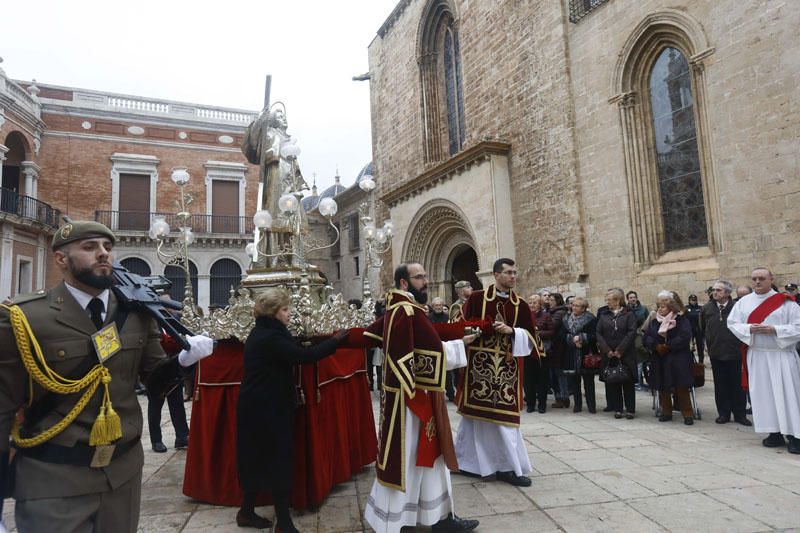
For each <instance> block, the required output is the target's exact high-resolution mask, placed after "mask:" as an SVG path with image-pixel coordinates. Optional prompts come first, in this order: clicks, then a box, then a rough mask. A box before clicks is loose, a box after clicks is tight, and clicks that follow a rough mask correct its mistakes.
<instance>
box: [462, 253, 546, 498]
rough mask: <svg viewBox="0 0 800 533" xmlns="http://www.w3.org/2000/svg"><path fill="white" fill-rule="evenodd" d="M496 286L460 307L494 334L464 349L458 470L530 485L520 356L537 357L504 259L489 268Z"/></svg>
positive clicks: (513, 274)
mask: <svg viewBox="0 0 800 533" xmlns="http://www.w3.org/2000/svg"><path fill="white" fill-rule="evenodd" d="M492 271H493V273H494V279H495V283H494V284H493V285H490V286H489V288H487V289H486V290H485V291H475V292H473V293H472V295H471V296H470V297H469V299H468V300H467V303H466V304H464V310H463V312H464V318H465V319H466V320H486V319H488V320H491V321H492V322H493V327H494V335H483V336H482V337H481V338H480V339H479V340H478V342H476V343H474V344H472V345H470V346H468V348H467V368H466V371H465V372H464V374H463V376H462V378H461V382H460V383H459V391H458V396H457V398H456V402H457V403H458V412H459V413H460V414H461V415H462V416H463V418H462V419H461V424H459V427H458V435H457V437H456V457H457V458H458V464H459V466H460V468H461V471H462V472H464V473H470V474H475V475H479V476H489V475H492V474H496V476H497V479H498V480H500V481H505V482H507V483H510V484H512V485H515V486H519V487H528V486H530V485H531V480H530V478H528V477H526V476H525V474H528V473H529V472H530V471H531V462H530V459H529V457H528V450H527V448H526V446H525V440H524V439H523V438H522V432H521V431H520V428H519V413H520V410H521V409H522V375H523V374H522V357H525V356H527V355H529V354H532V355H534V356H536V357H538V356H539V354H540V353H541V351H542V349H541V341H540V340H539V338H538V336H537V334H536V328H535V326H534V319H533V317H532V315H531V310H530V308H529V307H528V304H527V303H526V302H525V301H524V300H523V299H522V298H520V297H519V296H518V295H517V293H516V292H514V285H515V284H516V281H517V268H516V266H515V264H514V260H513V259H508V258H502V259H498V260H497V261H495V263H494V267H493V269H492Z"/></svg>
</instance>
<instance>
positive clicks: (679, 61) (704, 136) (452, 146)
mask: <svg viewBox="0 0 800 533" xmlns="http://www.w3.org/2000/svg"><path fill="white" fill-rule="evenodd" d="M798 27H800V11H798V10H797V9H795V8H794V6H792V5H790V4H789V3H785V2H768V1H765V0H746V1H740V0H715V1H713V2H689V1H680V0H678V1H676V0H642V1H639V0H636V1H634V0H560V1H556V2H515V1H512V0H503V1H497V2H475V1H467V0H401V1H399V2H398V3H397V6H396V7H395V9H394V10H393V11H392V13H391V14H390V15H389V17H388V18H387V20H386V22H385V23H384V24H383V26H381V28H380V29H379V30H378V33H377V36H376V37H375V39H374V40H373V42H372V43H371V44H370V46H369V65H370V71H369V76H370V92H371V105H372V125H373V160H374V162H375V166H376V175H377V177H378V179H379V181H378V183H379V192H380V195H381V198H382V200H383V201H384V203H385V209H384V213H383V214H384V216H386V215H389V216H391V218H392V219H393V221H394V222H395V226H396V234H397V237H396V239H395V241H394V249H393V256H394V261H395V262H397V261H398V260H400V259H416V260H421V261H422V262H423V263H424V264H425V266H426V268H427V269H428V272H429V273H430V275H431V276H432V280H431V285H432V287H433V289H432V292H433V294H432V296H435V295H436V294H437V293H438V294H440V295H442V296H445V297H451V294H452V292H451V291H452V283H453V282H454V281H455V280H456V279H459V278H461V277H464V275H463V272H465V271H466V272H469V271H477V272H478V274H477V275H478V277H479V278H480V279H481V280H482V281H484V282H486V281H487V280H490V279H491V276H490V270H491V265H492V261H493V260H494V259H495V258H497V257H498V256H511V257H515V258H516V259H517V260H518V265H519V270H520V280H519V285H520V287H521V289H522V290H523V291H524V292H528V291H532V290H534V289H536V288H538V287H543V286H548V287H552V288H558V289H560V290H561V291H563V292H568V293H573V294H576V293H577V294H587V295H589V296H590V297H591V298H592V301H593V304H594V305H598V304H600V303H601V301H602V296H603V294H604V293H605V290H606V289H607V288H609V287H615V286H620V287H624V288H626V289H627V288H636V289H639V290H640V292H641V293H642V294H641V296H642V297H643V299H644V300H645V301H647V302H648V303H649V302H650V301H652V300H653V299H654V296H655V294H656V293H657V291H658V290H659V289H662V288H669V289H674V290H677V291H679V292H680V293H681V294H684V295H685V294H686V293H688V292H700V291H703V290H704V289H705V288H706V287H707V286H709V285H710V284H711V281H712V280H714V279H716V278H718V277H724V278H728V279H731V280H732V281H733V282H734V283H744V282H746V280H747V279H748V276H749V273H750V269H751V268H752V267H754V266H756V265H767V266H769V267H771V268H772V269H773V271H774V272H775V274H776V276H777V280H778V282H781V283H783V282H786V281H794V280H796V279H797V278H798V271H800V251H799V250H798V248H800V247H798V241H797V233H798V230H800V210H798V209H797V205H800V179H798V159H797V157H798V156H797V154H798V153H799V152H800V135H798V133H800V99H798V97H797V86H798V85H800V60H798V58H800V41H798V39H797V38H796V35H795V34H796V31H797V28H798Z"/></svg>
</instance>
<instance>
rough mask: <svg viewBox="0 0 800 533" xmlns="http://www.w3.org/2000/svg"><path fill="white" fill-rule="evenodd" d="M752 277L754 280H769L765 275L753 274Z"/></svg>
mask: <svg viewBox="0 0 800 533" xmlns="http://www.w3.org/2000/svg"><path fill="white" fill-rule="evenodd" d="M751 279H752V280H753V281H767V278H766V277H764V276H753V277H752V278H751Z"/></svg>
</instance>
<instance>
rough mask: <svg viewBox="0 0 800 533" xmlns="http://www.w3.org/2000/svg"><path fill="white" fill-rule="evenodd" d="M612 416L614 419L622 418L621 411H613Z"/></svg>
mask: <svg viewBox="0 0 800 533" xmlns="http://www.w3.org/2000/svg"><path fill="white" fill-rule="evenodd" d="M614 418H616V419H620V418H622V413H621V412H619V411H617V412H616V413H614Z"/></svg>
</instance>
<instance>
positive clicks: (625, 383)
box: [597, 288, 637, 420]
mask: <svg viewBox="0 0 800 533" xmlns="http://www.w3.org/2000/svg"><path fill="white" fill-rule="evenodd" d="M624 301H625V293H624V292H623V291H622V289H618V288H614V289H609V291H608V292H607V293H606V307H602V308H600V310H599V311H598V312H597V347H598V349H599V350H600V353H601V354H602V355H603V358H604V361H603V369H602V370H601V371H600V380H601V381H605V382H606V390H607V391H608V401H609V407H611V409H612V410H613V411H614V418H622V416H623V414H622V411H623V407H624V409H625V415H624V416H625V418H627V419H628V420H630V419H632V418H633V417H634V416H635V413H636V392H635V391H634V388H633V386H634V384H635V383H636V374H637V373H636V347H635V346H634V339H635V337H636V315H635V314H634V313H633V311H631V310H630V309H628V308H627V307H625V306H624V305H623V304H624Z"/></svg>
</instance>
